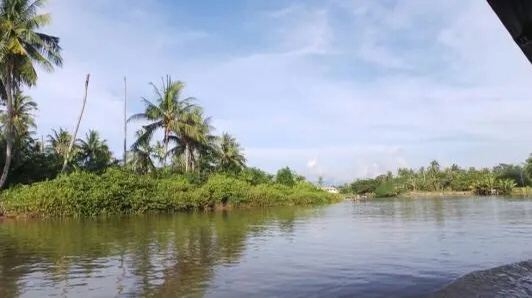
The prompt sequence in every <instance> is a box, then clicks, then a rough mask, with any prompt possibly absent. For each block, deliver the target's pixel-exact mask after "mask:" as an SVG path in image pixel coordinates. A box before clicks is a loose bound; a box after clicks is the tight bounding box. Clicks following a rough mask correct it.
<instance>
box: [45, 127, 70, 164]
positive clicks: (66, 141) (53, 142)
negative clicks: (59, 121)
mask: <svg viewBox="0 0 532 298" xmlns="http://www.w3.org/2000/svg"><path fill="white" fill-rule="evenodd" d="M71 139H72V136H71V135H70V133H69V132H68V131H66V130H64V129H63V128H59V131H57V130H55V129H53V130H52V134H51V135H48V142H49V143H50V149H51V151H52V153H54V154H56V155H58V156H60V157H61V158H63V159H64V158H66V155H67V152H68V147H69V145H70V140H71ZM74 148H75V149H73V150H77V145H76V144H75V146H74Z"/></svg>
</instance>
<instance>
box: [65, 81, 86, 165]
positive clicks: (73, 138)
mask: <svg viewBox="0 0 532 298" xmlns="http://www.w3.org/2000/svg"><path fill="white" fill-rule="evenodd" d="M90 76H91V75H90V74H87V78H86V79H85V95H84V96H83V103H82V105H81V112H80V113H79V117H78V122H77V123H76V127H75V128H74V131H73V132H72V139H71V140H70V145H69V146H68V151H67V154H66V156H65V160H64V161H63V168H62V169H61V173H63V172H64V171H65V170H66V167H67V164H68V162H69V160H70V153H71V152H72V147H73V146H74V142H75V141H76V135H77V134H78V129H79V124H80V123H81V118H82V117H83V112H84V111H85V104H86V103H87V91H88V89H89V79H90Z"/></svg>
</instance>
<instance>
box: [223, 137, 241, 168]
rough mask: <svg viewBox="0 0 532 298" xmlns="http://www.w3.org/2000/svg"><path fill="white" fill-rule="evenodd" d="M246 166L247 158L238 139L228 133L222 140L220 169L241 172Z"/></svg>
mask: <svg viewBox="0 0 532 298" xmlns="http://www.w3.org/2000/svg"><path fill="white" fill-rule="evenodd" d="M245 166H246V158H245V157H244V155H243V154H242V148H241V147H240V144H238V142H237V141H236V139H235V138H234V137H233V136H231V135H230V134H228V133H223V134H222V137H221V138H220V169H222V170H225V171H235V170H236V171H239V170H241V169H242V168H244V167H245Z"/></svg>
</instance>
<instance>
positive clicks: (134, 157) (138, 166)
mask: <svg viewBox="0 0 532 298" xmlns="http://www.w3.org/2000/svg"><path fill="white" fill-rule="evenodd" d="M144 133H145V132H144V131H142V130H140V131H138V132H137V138H140V137H141V136H142V135H143V134H144ZM152 156H153V148H152V147H151V146H150V144H149V143H148V142H140V143H139V142H136V143H135V146H134V147H132V148H131V151H130V152H129V156H128V158H127V165H128V167H129V168H130V169H132V170H133V171H135V172H136V173H139V174H145V173H149V172H152V171H154V170H155V164H154V162H153V160H152Z"/></svg>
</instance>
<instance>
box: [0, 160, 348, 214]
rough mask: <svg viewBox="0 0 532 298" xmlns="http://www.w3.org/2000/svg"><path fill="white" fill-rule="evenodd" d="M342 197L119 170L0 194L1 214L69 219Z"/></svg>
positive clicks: (234, 180)
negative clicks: (157, 176) (195, 180)
mask: <svg viewBox="0 0 532 298" xmlns="http://www.w3.org/2000/svg"><path fill="white" fill-rule="evenodd" d="M339 199H340V197H339V196H337V195H334V194H330V193H327V192H325V191H322V190H320V189H318V188H317V187H315V186H314V185H312V184H311V183H309V182H305V181H298V182H296V183H295V184H294V185H290V186H288V185H283V184H279V183H274V182H268V183H261V184H252V183H250V182H248V181H245V180H243V179H241V178H238V177H232V176H228V175H223V174H214V175H211V176H210V177H208V178H207V179H206V181H204V182H198V183H193V182H191V181H189V179H187V178H186V177H185V176H183V175H172V176H169V177H164V178H156V177H153V176H150V175H136V174H132V173H130V172H127V171H123V170H120V169H108V170H107V171H106V172H105V173H103V174H101V175H97V174H93V173H87V172H75V173H72V174H70V175H65V176H61V177H58V178H56V179H53V180H49V181H44V182H38V183H34V184H31V185H25V186H17V187H13V188H10V189H7V190H5V191H3V192H2V193H1V194H0V214H1V215H2V216H4V217H20V216H23V217H70V216H75V217H78V216H100V215H118V214H142V213H150V212H177V211H191V210H211V209H215V208H239V207H266V206H284V205H312V204H325V203H331V202H335V201H337V200H339Z"/></svg>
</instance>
